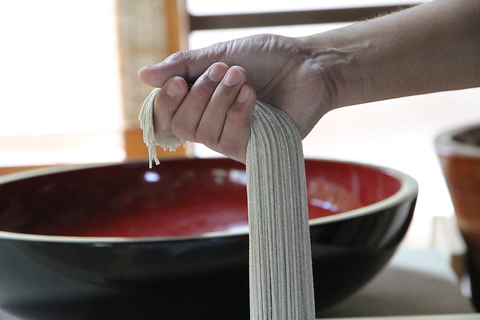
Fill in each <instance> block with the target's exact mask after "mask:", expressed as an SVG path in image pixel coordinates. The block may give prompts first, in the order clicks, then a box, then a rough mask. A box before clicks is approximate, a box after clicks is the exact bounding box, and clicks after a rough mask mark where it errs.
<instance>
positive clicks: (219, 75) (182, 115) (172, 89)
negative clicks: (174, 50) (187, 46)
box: [154, 63, 256, 162]
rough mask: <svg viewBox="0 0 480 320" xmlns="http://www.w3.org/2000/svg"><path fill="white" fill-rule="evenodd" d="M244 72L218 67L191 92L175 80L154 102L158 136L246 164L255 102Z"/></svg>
mask: <svg viewBox="0 0 480 320" xmlns="http://www.w3.org/2000/svg"><path fill="white" fill-rule="evenodd" d="M246 81H247V76H246V73H245V70H244V69H243V68H241V67H238V66H234V67H231V68H229V67H228V66H227V65H226V64H224V63H215V64H213V65H211V66H210V67H209V68H208V69H207V71H206V72H205V73H204V74H202V75H201V76H200V77H199V78H198V80H197V81H196V82H195V84H194V85H193V86H192V88H191V89H190V91H188V86H187V84H186V81H185V80H184V79H182V78H180V77H172V78H170V79H168V80H167V81H166V82H165V85H164V87H163V88H162V90H160V93H159V94H158V95H157V97H156V99H155V109H154V110H155V115H154V119H155V132H156V134H160V135H167V134H172V133H173V134H175V135H176V136H178V137H179V138H181V139H184V140H187V141H193V142H200V143H203V144H205V145H206V146H207V147H209V148H211V149H213V150H215V151H218V152H221V153H223V154H225V155H227V156H229V157H231V158H233V159H235V160H238V161H240V162H245V152H246V146H247V142H248V138H249V135H250V121H251V117H252V113H253V108H254V104H255V100H256V94H255V90H254V89H253V87H251V86H249V85H247V84H246Z"/></svg>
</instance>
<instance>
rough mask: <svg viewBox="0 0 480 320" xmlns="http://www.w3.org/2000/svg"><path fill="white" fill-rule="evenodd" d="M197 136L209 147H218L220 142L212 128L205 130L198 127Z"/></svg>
mask: <svg viewBox="0 0 480 320" xmlns="http://www.w3.org/2000/svg"><path fill="white" fill-rule="evenodd" d="M196 136H197V139H198V141H199V142H201V143H203V144H204V145H206V146H207V147H209V148H212V149H214V148H216V146H217V144H218V138H217V137H215V135H214V133H213V132H211V131H210V130H205V129H202V128H198V129H197V132H196Z"/></svg>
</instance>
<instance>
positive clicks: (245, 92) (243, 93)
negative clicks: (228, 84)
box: [237, 86, 250, 103]
mask: <svg viewBox="0 0 480 320" xmlns="http://www.w3.org/2000/svg"><path fill="white" fill-rule="evenodd" d="M249 96H250V90H249V89H248V87H247V86H243V87H242V89H241V90H240V92H239V93H238V96H237V101H238V102H240V103H245V102H247V100H248V98H249Z"/></svg>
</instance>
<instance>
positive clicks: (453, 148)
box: [434, 123, 480, 158]
mask: <svg viewBox="0 0 480 320" xmlns="http://www.w3.org/2000/svg"><path fill="white" fill-rule="evenodd" d="M473 129H480V124H479V123H476V124H470V125H464V126H461V127H456V128H453V129H450V130H447V131H444V132H442V133H440V134H438V135H437V136H436V137H435V140H434V145H435V149H436V151H437V154H438V155H439V156H445V157H451V156H454V155H460V156H465V157H474V158H479V157H480V148H479V147H476V146H474V145H472V144H469V143H465V142H460V141H458V140H455V139H454V137H455V136H457V135H459V134H461V133H465V132H467V131H470V130H473Z"/></svg>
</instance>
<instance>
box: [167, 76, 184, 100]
mask: <svg viewBox="0 0 480 320" xmlns="http://www.w3.org/2000/svg"><path fill="white" fill-rule="evenodd" d="M165 90H166V92H167V94H168V95H169V96H170V97H172V98H174V97H177V96H179V95H180V94H181V93H182V92H183V86H182V84H181V83H180V82H179V80H178V79H176V78H174V79H172V80H171V81H170V83H169V84H168V85H167V87H166V88H165Z"/></svg>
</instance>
